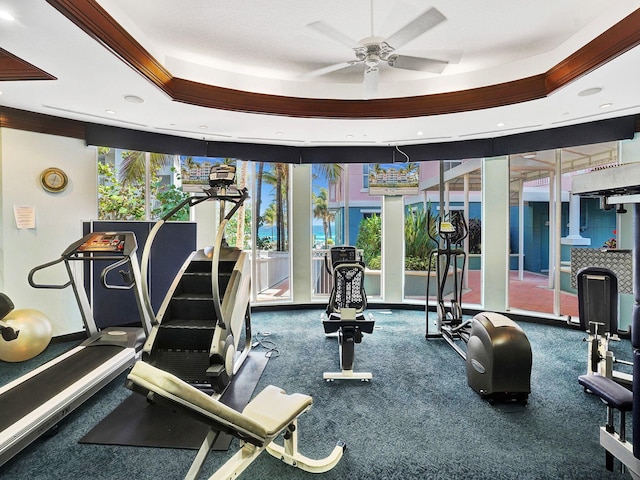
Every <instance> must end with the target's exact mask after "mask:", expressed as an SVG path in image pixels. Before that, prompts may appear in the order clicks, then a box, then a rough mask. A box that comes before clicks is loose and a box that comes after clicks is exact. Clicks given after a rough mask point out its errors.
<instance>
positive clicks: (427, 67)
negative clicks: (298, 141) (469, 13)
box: [302, 0, 451, 98]
mask: <svg viewBox="0 0 640 480" xmlns="http://www.w3.org/2000/svg"><path fill="white" fill-rule="evenodd" d="M446 19H447V18H446V17H445V16H444V15H443V14H442V13H440V11H438V10H437V9H436V8H433V7H432V8H430V9H428V10H427V11H425V12H423V13H422V14H420V15H418V16H417V17H416V18H415V19H413V20H412V21H410V22H409V23H407V24H406V25H405V26H404V27H402V28H401V29H400V30H398V31H397V32H395V33H394V34H393V35H391V36H390V37H387V38H381V37H375V36H373V0H371V36H370V37H366V38H363V39H362V40H360V41H359V42H356V41H355V40H353V39H351V38H350V37H349V36H348V35H345V34H344V33H342V32H340V31H338V30H336V29H335V28H333V27H332V26H331V25H329V24H327V23H325V22H322V21H317V22H312V23H310V24H308V25H307V28H310V29H312V30H314V31H315V32H317V33H319V34H321V35H324V36H325V37H328V38H330V39H332V40H334V41H336V42H338V43H341V44H342V45H346V46H347V47H349V48H351V49H353V51H354V52H355V59H353V60H348V61H346V62H341V63H337V64H334V65H329V66H326V67H323V68H319V69H317V70H313V71H311V72H308V73H306V74H304V75H302V77H303V78H314V77H319V76H321V75H326V74H328V73H331V72H335V71H338V70H342V69H343V68H347V67H350V66H352V65H356V64H358V63H362V64H364V67H365V69H364V96H365V98H372V97H375V95H376V93H377V90H378V74H379V70H378V68H379V66H380V64H381V63H385V64H386V65H388V66H389V67H391V68H400V69H405V70H415V71H420V72H430V73H442V72H443V70H444V69H445V68H446V67H447V65H449V63H451V60H440V59H435V58H423V57H413V56H408V55H399V54H397V53H396V50H398V49H399V48H401V47H403V46H404V45H406V44H407V43H409V42H410V41H411V40H413V39H415V38H417V37H419V36H420V35H422V34H423V33H425V32H427V31H428V30H431V29H432V28H433V27H435V26H436V25H439V24H440V23H442V22H444V21H445V20H446Z"/></svg>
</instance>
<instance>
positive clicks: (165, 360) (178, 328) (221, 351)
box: [142, 165, 251, 397]
mask: <svg viewBox="0 0 640 480" xmlns="http://www.w3.org/2000/svg"><path fill="white" fill-rule="evenodd" d="M234 182H235V167H233V166H230V165H217V166H214V167H212V168H211V172H210V178H209V185H210V188H207V189H204V190H203V194H201V195H195V196H191V197H189V198H187V199H185V200H184V201H183V202H181V203H180V204H179V205H177V206H176V207H175V208H174V209H173V210H171V211H170V212H169V213H167V214H166V215H165V216H164V217H163V218H162V219H161V220H159V221H158V222H157V223H156V224H155V225H154V227H153V228H152V229H151V231H150V233H149V236H148V238H147V242H146V243H145V247H144V251H143V255H142V272H143V274H144V273H145V272H146V269H147V266H148V261H149V256H150V254H151V246H152V244H153V240H154V238H155V236H156V234H157V232H158V231H159V230H160V228H161V227H162V226H163V225H164V224H165V222H166V221H167V220H168V219H170V218H171V217H172V216H173V215H174V214H175V213H176V212H177V211H179V210H180V209H182V208H183V207H185V206H188V207H189V208H191V207H194V206H195V205H199V204H201V203H202V202H206V201H217V202H220V212H221V214H220V216H221V217H223V218H222V219H221V221H220V224H219V226H218V229H217V234H216V239H215V244H214V245H213V247H212V248H205V249H202V250H199V251H197V252H193V253H192V254H191V255H190V256H189V257H188V258H187V260H186V261H185V263H184V265H183V266H182V267H181V269H180V271H179V272H178V274H177V275H176V278H175V280H174V281H173V283H172V285H171V287H170V288H169V291H168V293H167V295H166V297H165V300H164V301H163V303H162V305H161V306H160V309H159V311H158V314H157V316H156V320H157V322H156V324H155V325H154V327H153V329H152V331H151V334H150V335H149V338H148V339H147V342H146V343H145V346H144V349H143V354H142V359H143V360H144V361H145V362H147V363H149V364H151V365H153V366H155V367H157V368H159V369H161V370H164V371H167V372H169V373H171V374H173V375H175V376H177V377H178V378H180V379H182V380H183V381H185V382H187V383H189V384H190V385H192V386H194V387H196V388H198V389H200V390H202V391H204V392H207V393H209V394H214V395H218V397H219V396H220V395H221V394H222V393H223V392H224V390H225V389H226V388H227V387H228V386H229V383H230V382H231V379H232V377H233V375H235V374H236V373H237V372H238V370H239V368H240V366H241V365H242V363H243V362H244V360H245V359H246V358H247V356H248V354H249V351H250V350H251V313H250V306H249V301H250V295H251V268H250V263H249V257H248V255H247V253H246V252H244V251H243V250H242V249H241V248H236V247H229V246H227V245H226V241H225V237H224V233H225V227H226V226H227V224H228V222H229V220H230V219H231V218H232V217H233V215H234V214H235V213H236V212H237V211H238V209H239V208H240V206H241V205H242V204H243V202H244V201H245V200H246V199H247V198H248V192H247V189H246V188H242V189H240V188H238V187H237V186H236V185H235V183H234ZM227 203H230V204H232V208H231V209H230V210H229V212H227V213H226V215H225V214H224V209H225V205H226V204H227ZM143 278H146V275H143ZM243 324H244V329H243ZM243 336H244V342H245V343H244V348H243V349H239V346H240V345H239V343H240V340H241V338H242V337H243Z"/></svg>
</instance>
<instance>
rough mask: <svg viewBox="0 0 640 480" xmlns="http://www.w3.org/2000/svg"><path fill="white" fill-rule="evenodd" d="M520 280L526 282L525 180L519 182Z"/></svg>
mask: <svg viewBox="0 0 640 480" xmlns="http://www.w3.org/2000/svg"><path fill="white" fill-rule="evenodd" d="M518 279H519V280H520V281H523V280H524V180H522V179H520V180H519V181H518Z"/></svg>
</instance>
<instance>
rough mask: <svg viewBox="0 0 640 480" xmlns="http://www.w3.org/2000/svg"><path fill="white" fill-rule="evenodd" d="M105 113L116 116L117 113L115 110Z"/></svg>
mask: <svg viewBox="0 0 640 480" xmlns="http://www.w3.org/2000/svg"><path fill="white" fill-rule="evenodd" d="M104 113H108V114H109V115H115V114H116V111H115V110H105V111H104Z"/></svg>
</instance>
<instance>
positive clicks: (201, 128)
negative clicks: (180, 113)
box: [199, 125, 209, 130]
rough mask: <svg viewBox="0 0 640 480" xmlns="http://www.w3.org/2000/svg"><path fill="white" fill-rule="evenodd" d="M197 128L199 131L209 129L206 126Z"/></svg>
mask: <svg viewBox="0 0 640 480" xmlns="http://www.w3.org/2000/svg"><path fill="white" fill-rule="evenodd" d="M199 128H200V130H206V129H207V128H209V127H207V126H206V125H200V127H199Z"/></svg>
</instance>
